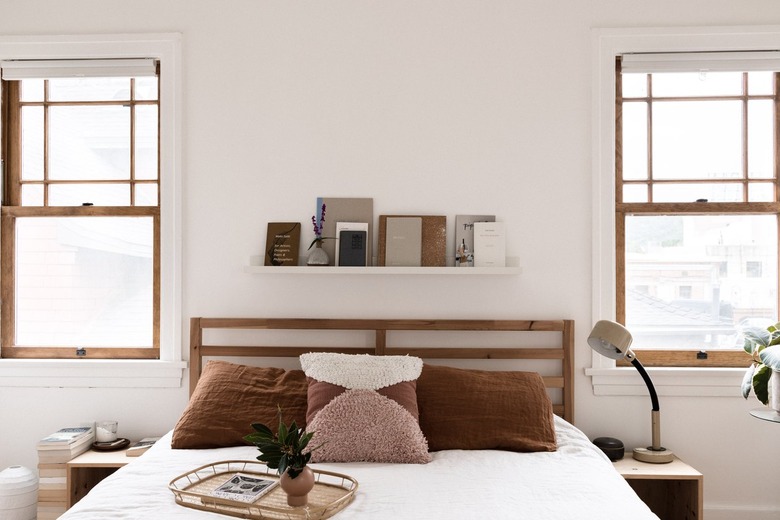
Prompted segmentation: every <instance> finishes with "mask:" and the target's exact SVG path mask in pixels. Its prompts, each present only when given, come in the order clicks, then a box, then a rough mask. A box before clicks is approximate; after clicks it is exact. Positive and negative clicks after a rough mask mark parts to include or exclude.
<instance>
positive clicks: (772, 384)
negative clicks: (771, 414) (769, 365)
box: [769, 370, 780, 412]
mask: <svg viewBox="0 0 780 520" xmlns="http://www.w3.org/2000/svg"><path fill="white" fill-rule="evenodd" d="M769 407H770V408H772V409H773V410H775V411H777V412H780V372H778V371H777V370H774V371H772V377H770V378H769Z"/></svg>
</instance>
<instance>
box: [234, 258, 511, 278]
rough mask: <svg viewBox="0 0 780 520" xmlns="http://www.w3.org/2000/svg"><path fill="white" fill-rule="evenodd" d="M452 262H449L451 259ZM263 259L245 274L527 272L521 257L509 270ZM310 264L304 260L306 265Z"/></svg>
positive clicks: (251, 263) (252, 261) (253, 261)
mask: <svg viewBox="0 0 780 520" xmlns="http://www.w3.org/2000/svg"><path fill="white" fill-rule="evenodd" d="M448 260H449V259H448ZM261 261H262V257H261V256H259V255H256V256H252V257H250V259H249V265H247V266H244V272H245V273H252V274H307V275H308V274H312V275H323V274H345V275H350V276H353V275H369V276H372V275H378V276H383V275H394V276H398V275H412V274H414V275H419V274H423V275H437V276H438V275H451V276H475V275H479V276H485V275H488V276H489V275H504V276H507V275H512V276H516V275H519V274H520V273H522V272H523V268H522V267H520V266H519V264H518V258H517V257H507V259H506V264H507V266H506V267H452V266H450V267H335V266H327V267H314V266H307V265H297V266H265V265H261ZM305 261H306V260H305V259H303V262H305Z"/></svg>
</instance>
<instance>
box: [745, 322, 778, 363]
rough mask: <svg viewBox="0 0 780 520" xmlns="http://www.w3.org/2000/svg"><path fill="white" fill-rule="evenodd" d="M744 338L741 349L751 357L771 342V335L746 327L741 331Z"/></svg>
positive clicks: (759, 329) (760, 329)
mask: <svg viewBox="0 0 780 520" xmlns="http://www.w3.org/2000/svg"><path fill="white" fill-rule="evenodd" d="M742 335H743V336H745V345H744V347H743V349H744V350H745V352H747V353H748V354H750V355H751V356H752V355H754V354H756V353H758V352H759V351H761V350H762V349H763V348H764V347H766V346H767V345H769V343H770V342H771V341H772V333H771V332H769V331H768V330H766V329H762V328H759V327H748V328H746V329H744V330H743V331H742Z"/></svg>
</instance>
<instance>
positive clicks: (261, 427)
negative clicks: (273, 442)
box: [252, 423, 274, 439]
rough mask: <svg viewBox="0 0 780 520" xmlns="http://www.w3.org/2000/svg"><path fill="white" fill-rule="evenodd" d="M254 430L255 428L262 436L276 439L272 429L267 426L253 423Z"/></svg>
mask: <svg viewBox="0 0 780 520" xmlns="http://www.w3.org/2000/svg"><path fill="white" fill-rule="evenodd" d="M252 428H254V429H255V431H256V432H257V433H259V434H261V435H265V436H266V437H269V438H271V439H273V438H274V433H273V432H272V431H271V428H269V427H268V426H266V425H265V424H260V423H252Z"/></svg>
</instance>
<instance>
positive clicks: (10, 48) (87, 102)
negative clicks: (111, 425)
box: [0, 34, 184, 387]
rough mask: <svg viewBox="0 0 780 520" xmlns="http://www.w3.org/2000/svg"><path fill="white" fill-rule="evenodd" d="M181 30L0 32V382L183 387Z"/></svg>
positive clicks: (8, 383) (13, 383)
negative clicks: (45, 308)
mask: <svg viewBox="0 0 780 520" xmlns="http://www.w3.org/2000/svg"><path fill="white" fill-rule="evenodd" d="M180 38H181V37H180V35H178V34H138V35H94V36H92V35H67V36H41V37H25V36H20V37H4V38H0V63H1V64H2V66H1V67H2V75H3V81H2V85H1V86H2V97H3V103H2V108H3V111H2V117H3V120H2V130H3V135H2V157H1V158H2V161H3V169H4V173H5V175H4V177H3V208H2V232H0V242H1V244H0V247H2V258H0V262H2V268H3V271H2V278H1V279H0V282H1V283H2V291H3V294H2V298H3V301H2V304H3V307H2V320H3V322H2V343H1V344H0V356H1V357H3V358H58V360H57V361H56V362H48V363H45V364H41V363H40V362H28V361H24V360H23V359H11V360H5V359H4V360H0V383H2V385H3V386H7V385H11V386H30V385H32V386H36V385H49V384H51V385H55V386H84V385H89V386H109V387H110V386H119V387H134V386H138V385H140V386H144V387H146V386H150V385H151V386H165V387H169V386H179V385H180V383H181V369H182V367H183V366H184V364H183V363H182V362H181V340H180V337H181V336H180V335H181V318H180V309H179V306H180V301H181V300H180V289H179V287H180V280H181V275H180V272H181V270H180V268H179V264H180V251H181V246H180V240H179V238H178V234H179V231H178V226H179V222H180V204H179V202H178V199H179V194H180V190H181V187H180V176H179V163H180V161H179V158H180V153H181V152H180V140H179V137H178V136H179V134H180V123H179V114H180V107H179V102H178V100H179V97H180V94H179V93H180V89H181V87H180V83H179V80H180V74H181V71H180V65H179V63H180ZM137 60H141V61H137ZM76 67H82V68H84V69H82V70H78V69H76ZM101 67H103V68H102V69H101ZM105 67H108V68H105ZM131 67H133V68H131ZM64 68H69V69H71V72H73V71H75V73H76V74H75V75H76V76H77V78H76V79H74V78H68V76H69V74H68V73H66V72H64V71H63V70H62V69H64ZM117 68H118V69H120V70H116V69H117ZM101 78H102V79H101ZM14 91H15V92H14ZM12 100H14V101H13V103H15V109H14V110H11V105H12ZM22 109H24V112H25V114H24V116H22ZM120 142H122V143H124V144H121V145H120V144H118V143H120ZM11 143H15V144H13V145H11ZM23 150H27V154H24V153H23ZM36 150H37V151H36ZM76 152H78V153H76ZM44 159H45V160H44ZM79 161H80V162H79ZM11 202H13V204H11ZM85 204H86V205H85ZM54 229H56V231H53V230H54ZM52 243H56V244H57V245H58V247H60V248H62V250H58V251H56V252H53V251H52V250H51V247H52V245H51V244H52ZM18 259H21V260H25V259H27V260H31V262H30V263H29V264H28V265H24V263H23V262H19V263H18V265H17V260H18ZM150 259H151V260H150ZM63 265H65V266H67V267H64V266H63ZM25 269H27V271H26V272H25ZM85 273H86V275H85ZM46 276H48V277H49V279H50V280H55V281H54V282H51V281H50V282H48V286H47V285H46V282H43V281H41V280H37V281H36V279H35V278H36V277H39V278H41V279H43V278H45V277H46ZM20 277H21V278H22V280H21V283H19V278H20ZM150 280H151V283H150V282H149V281H150ZM84 281H86V283H81V282H84ZM77 282H79V283H77ZM36 284H38V285H40V286H36ZM9 294H11V296H10V297H9V296H8V295H9ZM85 294H87V295H90V294H91V295H92V296H95V297H96V298H95V299H94V301H93V302H91V305H93V308H94V307H99V306H101V305H102V308H103V312H98V313H94V319H92V318H90V319H86V320H85V319H82V320H81V323H79V318H83V316H84V315H85V314H86V310H85V308H86V305H85V306H84V307H85V308H81V307H80V306H79V305H76V304H73V302H74V301H75V300H76V299H77V298H80V300H78V301H83V298H84V295H85ZM20 295H22V296H25V297H29V298H31V299H30V300H28V301H25V302H24V305H20V304H19V302H20ZM50 295H55V296H58V297H63V296H64V297H69V298H71V305H70V306H60V307H59V309H60V310H61V311H62V312H61V314H60V315H54V314H49V315H45V314H43V313H39V312H38V311H30V310H29V309H30V308H33V307H34V305H35V304H37V305H40V302H41V299H43V300H45V299H46V298H47V296H50ZM101 297H102V298H103V300H102V302H101V301H100V298H101ZM56 299H57V298H52V300H56ZM94 302H98V303H94ZM57 304H61V302H59V301H52V302H47V303H46V305H57ZM17 314H19V316H17ZM40 316H46V319H44V320H42V321H44V323H43V324H44V325H47V324H46V323H45V322H46V321H47V320H48V319H52V320H59V319H61V322H60V325H61V326H59V327H52V328H51V329H49V330H47V329H45V328H44V327H41V326H39V324H36V323H32V320H35V319H36V318H37V319H40ZM9 320H10V324H9ZM80 354H84V355H83V356H82V355H80ZM83 357H86V358H87V360H86V361H85V360H84V359H83ZM68 358H72V359H73V361H71V360H69V359H68ZM77 358H79V359H77ZM99 358H104V359H102V360H100V362H99V363H91V362H90V361H89V359H99ZM109 359H117V360H118V361H117V362H116V363H113V362H109V361H108V360H109ZM128 359H134V360H133V361H128ZM146 360H148V361H146Z"/></svg>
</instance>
